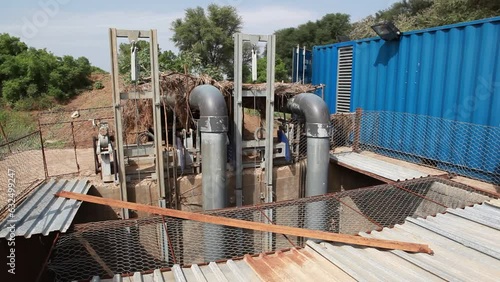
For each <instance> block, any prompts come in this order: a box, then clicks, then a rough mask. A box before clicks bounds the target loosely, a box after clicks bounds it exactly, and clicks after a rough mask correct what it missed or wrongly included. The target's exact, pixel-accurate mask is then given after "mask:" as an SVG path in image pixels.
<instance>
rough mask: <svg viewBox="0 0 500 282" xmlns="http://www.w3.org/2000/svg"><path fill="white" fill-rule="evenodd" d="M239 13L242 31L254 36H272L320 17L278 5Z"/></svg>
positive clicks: (305, 11)
mask: <svg viewBox="0 0 500 282" xmlns="http://www.w3.org/2000/svg"><path fill="white" fill-rule="evenodd" d="M239 12H240V15H241V16H242V18H243V31H244V32H248V33H254V34H272V33H274V31H276V30H278V29H282V28H287V27H295V26H298V25H300V24H303V23H305V22H307V21H310V20H316V19H318V18H319V17H320V16H319V15H318V14H316V13H314V12H311V11H307V10H304V9H299V8H291V7H286V6H278V5H272V6H263V7H259V8H256V9H252V10H241V11H239Z"/></svg>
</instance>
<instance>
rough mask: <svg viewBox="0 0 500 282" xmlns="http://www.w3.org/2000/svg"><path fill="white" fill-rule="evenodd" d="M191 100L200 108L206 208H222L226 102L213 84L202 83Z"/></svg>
mask: <svg viewBox="0 0 500 282" xmlns="http://www.w3.org/2000/svg"><path fill="white" fill-rule="evenodd" d="M189 103H190V105H191V107H192V108H195V109H199V110H200V120H199V121H198V126H199V128H200V132H201V158H202V161H203V164H202V167H201V172H202V174H203V178H202V189H203V209H204V210H213V209H222V208H225V207H226V163H227V160H226V156H227V147H226V146H227V145H226V141H227V137H226V136H227V128H228V117H227V107H226V101H225V100H224V97H223V96H222V94H221V93H220V91H219V90H218V89H217V88H215V87H214V86H212V85H200V86H198V87H196V88H195V89H194V90H193V91H192V92H191V96H190V97H189Z"/></svg>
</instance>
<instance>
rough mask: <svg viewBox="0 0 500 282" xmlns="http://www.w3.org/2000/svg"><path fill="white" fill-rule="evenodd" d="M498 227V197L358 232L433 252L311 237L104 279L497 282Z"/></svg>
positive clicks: (499, 268)
mask: <svg viewBox="0 0 500 282" xmlns="http://www.w3.org/2000/svg"><path fill="white" fill-rule="evenodd" d="M499 227H500V201H499V200H494V201H492V202H490V203H485V204H482V205H475V206H474V207H467V208H465V209H458V210H453V209H448V210H447V213H446V214H439V215H437V216H436V217H428V218H426V219H413V218H408V219H407V221H406V222H405V223H404V224H402V225H397V226H395V227H394V228H385V229H383V230H382V231H380V232H372V233H371V234H367V233H361V234H360V235H361V236H363V237H368V238H380V239H387V240H399V241H407V242H419V243H424V244H428V245H429V246H430V247H431V248H432V249H433V250H434V255H428V254H410V253H406V252H403V251H381V250H377V249H374V248H362V247H354V246H350V245H341V244H334V243H315V242H312V241H308V242H307V245H306V247H305V248H304V249H299V250H297V249H292V250H290V251H284V252H277V253H275V254H271V255H266V254H261V255H259V256H254V257H252V256H248V255H247V256H245V258H244V259H241V260H228V261H225V262H220V263H214V262H212V263H210V264H208V265H193V266H191V267H180V266H177V265H176V266H174V267H173V269H172V270H171V271H167V272H161V271H160V270H155V271H154V272H153V273H151V274H140V273H136V274H135V275H134V276H133V277H126V278H125V277H121V276H119V275H117V276H116V277H115V279H109V280H103V281H110V282H111V281H141V282H142V281H311V280H315V279H321V280H325V281H355V280H357V281H443V280H451V281H495V280H498V277H500V255H499V250H500V241H499V240H498V238H500V232H499V231H500V228H499ZM93 281H101V280H100V279H99V278H98V277H96V278H94V280H93Z"/></svg>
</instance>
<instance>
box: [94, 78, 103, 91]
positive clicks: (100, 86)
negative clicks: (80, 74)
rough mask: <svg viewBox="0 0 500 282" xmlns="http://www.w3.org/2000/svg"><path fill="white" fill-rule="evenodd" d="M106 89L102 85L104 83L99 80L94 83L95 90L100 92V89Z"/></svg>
mask: <svg viewBox="0 0 500 282" xmlns="http://www.w3.org/2000/svg"><path fill="white" fill-rule="evenodd" d="M103 88H104V84H102V81H100V80H98V81H96V82H94V89H95V90H99V89H103Z"/></svg>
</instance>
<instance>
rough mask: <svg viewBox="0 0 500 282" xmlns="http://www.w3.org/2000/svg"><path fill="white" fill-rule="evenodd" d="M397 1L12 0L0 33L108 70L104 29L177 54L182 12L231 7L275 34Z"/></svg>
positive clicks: (257, 30)
mask: <svg viewBox="0 0 500 282" xmlns="http://www.w3.org/2000/svg"><path fill="white" fill-rule="evenodd" d="M394 2H396V0H348V1H346V0H333V1H318V0H309V1H282V0H276V1H272V2H271V1H262V0H253V1H250V0H213V1H210V2H207V1H190V0H183V1H159V0H154V1H147V0H143V1H116V0H109V1H104V0H100V1H97V0H87V1H77V0H37V1H33V0H16V1H5V2H4V3H2V8H1V10H0V33H4V32H7V33H9V34H11V35H14V36H17V37H20V38H21V39H22V40H23V41H24V42H26V43H27V44H28V45H29V46H33V47H37V48H47V49H48V50H49V51H51V52H53V53H54V54H56V55H58V56H61V55H66V54H67V55H72V56H76V57H78V56H85V57H87V58H89V59H90V61H91V62H92V64H94V65H96V66H99V67H101V68H103V69H106V70H109V69H110V59H109V43H108V28H110V27H116V28H121V29H157V30H158V38H159V43H160V48H161V49H162V50H168V49H170V50H174V51H175V50H176V49H175V46H174V44H173V42H172V41H170V38H171V37H172V32H171V31H170V24H171V22H172V21H173V20H175V19H176V18H181V17H183V15H184V11H185V9H187V8H191V7H196V6H202V7H206V6H207V5H208V3H216V4H219V5H232V6H235V7H236V8H237V10H238V13H239V14H240V15H241V16H242V17H243V22H244V23H243V32H245V33H254V34H271V33H273V32H274V31H275V30H277V29H280V28H285V27H291V26H297V25H299V24H301V23H305V22H307V21H309V20H313V21H314V20H316V19H319V18H321V17H322V16H323V15H325V14H327V13H346V14H350V15H351V21H356V20H359V19H361V18H363V17H365V16H368V15H370V14H373V13H375V12H377V11H378V10H381V9H384V8H387V7H389V6H390V5H391V4H392V3H394Z"/></svg>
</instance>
